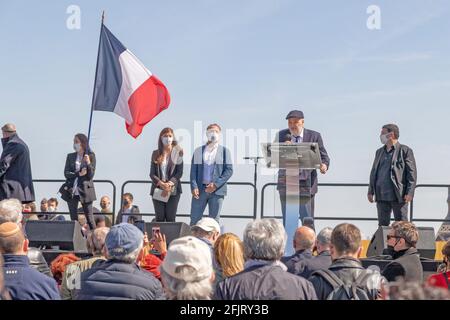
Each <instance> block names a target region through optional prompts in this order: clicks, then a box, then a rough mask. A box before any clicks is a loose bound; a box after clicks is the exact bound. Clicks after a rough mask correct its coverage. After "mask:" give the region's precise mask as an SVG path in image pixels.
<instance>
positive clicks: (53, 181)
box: [28, 179, 117, 221]
mask: <svg viewBox="0 0 450 320" xmlns="http://www.w3.org/2000/svg"><path fill="white" fill-rule="evenodd" d="M64 182H66V180H65V179H33V183H61V184H62V183H64ZM93 182H94V183H107V184H110V185H111V186H112V190H113V191H112V213H111V215H112V218H113V221H114V218H115V212H116V197H117V195H116V193H117V188H116V185H115V184H114V182H112V181H111V180H93ZM28 214H45V215H49V216H51V215H61V214H69V212H65V211H58V212H28Z"/></svg>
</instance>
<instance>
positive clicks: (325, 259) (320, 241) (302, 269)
mask: <svg viewBox="0 0 450 320" xmlns="http://www.w3.org/2000/svg"><path fill="white" fill-rule="evenodd" d="M332 232H333V229H331V228H329V227H327V228H324V229H322V230H321V231H320V232H319V233H318V234H317V238H316V245H315V246H316V251H317V256H313V257H312V258H311V259H305V260H303V262H302V264H301V265H299V266H298V267H297V269H296V271H295V272H294V274H296V275H298V276H301V277H304V278H306V279H308V278H309V277H310V276H311V274H312V273H313V272H314V271H317V270H325V269H328V268H329V267H330V265H331V254H330V241H331V233H332Z"/></svg>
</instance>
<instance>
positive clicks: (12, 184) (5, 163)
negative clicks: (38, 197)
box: [0, 123, 34, 204]
mask: <svg viewBox="0 0 450 320" xmlns="http://www.w3.org/2000/svg"><path fill="white" fill-rule="evenodd" d="M2 134H3V138H2V146H3V151H2V154H1V157H0V201H1V200H3V199H10V198H15V199H18V200H20V201H21V202H22V203H24V204H25V203H30V202H33V201H34V187H33V178H32V175H31V161H30V151H29V150H28V146H27V145H26V143H25V142H24V141H23V140H22V139H20V138H19V136H18V135H17V132H16V126H15V125H13V124H11V123H8V124H5V125H4V126H3V127H2Z"/></svg>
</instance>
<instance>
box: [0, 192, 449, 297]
mask: <svg viewBox="0 0 450 320" xmlns="http://www.w3.org/2000/svg"><path fill="white" fill-rule="evenodd" d="M22 209H23V208H22V204H21V202H20V201H18V200H16V199H8V200H3V201H0V253H1V257H2V260H3V261H4V262H3V263H2V264H0V266H1V268H2V269H3V270H2V272H0V275H1V276H2V277H0V297H1V299H17V300H59V299H65V300H97V299H133V300H141V299H149V300H161V299H169V300H200V299H215V300H266V299H271V300H272V299H283V300H316V299H319V300H376V299H391V300H399V299H450V295H449V294H450V293H449V292H450V291H449V290H450V285H449V278H450V241H449V242H447V243H446V245H445V246H444V247H443V249H442V253H443V256H444V261H443V264H442V265H441V266H440V270H439V272H436V274H433V275H431V276H429V277H427V278H426V279H424V274H423V269H422V264H421V261H420V257H419V253H418V251H417V249H416V244H417V241H418V237H419V233H418V230H417V228H416V226H415V225H414V224H413V223H410V222H406V221H397V222H394V223H393V224H392V225H391V228H390V231H389V233H388V236H387V241H388V244H389V250H390V252H391V254H392V261H391V262H390V263H389V264H388V265H387V266H386V267H385V268H384V269H383V270H380V271H377V270H375V269H374V268H367V269H365V268H364V267H363V265H362V263H361V261H360V259H359V257H360V255H361V250H362V247H361V232H360V230H359V229H358V227H356V226H355V225H352V224H349V223H342V224H339V225H337V226H336V227H334V228H329V227H327V228H324V229H323V230H320V232H318V233H317V234H316V233H315V231H314V230H313V229H312V228H310V227H308V226H302V227H299V228H298V229H297V230H296V232H295V235H294V237H293V238H294V241H293V243H292V246H293V248H294V250H295V253H294V254H293V255H291V256H286V255H285V248H286V241H287V234H286V231H285V229H284V227H283V225H282V223H281V222H280V221H278V220H276V219H262V220H254V221H251V222H249V223H248V225H247V226H246V228H245V230H244V233H243V236H242V237H239V236H238V235H235V234H232V233H224V234H221V228H220V226H219V224H218V223H217V221H216V220H215V219H212V218H209V217H204V218H202V219H200V220H199V221H198V222H197V223H196V224H195V225H194V226H192V227H191V235H189V236H185V237H181V238H178V239H174V240H172V242H171V243H170V244H169V245H168V244H167V241H166V238H165V235H164V234H162V233H158V232H156V233H155V234H153V235H151V236H150V237H149V235H147V234H146V233H142V231H141V230H140V229H138V228H137V227H136V226H135V225H134V224H133V223H129V222H119V223H118V224H115V225H113V226H112V227H110V228H109V227H106V226H102V227H98V228H96V229H94V230H93V231H89V232H88V233H87V238H86V242H87V247H88V250H89V253H90V255H89V256H83V257H80V256H77V255H76V254H75V253H63V254H61V255H59V256H57V257H56V259H54V260H53V261H52V262H51V263H50V266H49V267H48V268H43V267H42V266H39V265H38V264H36V263H32V261H35V260H36V257H33V256H38V255H39V250H38V249H36V248H30V247H29V242H28V239H27V237H26V235H25V233H24V225H23V224H24V223H26V221H24V213H23V212H22ZM36 252H38V253H36ZM40 254H41V256H42V253H40ZM0 261H1V260H0ZM44 263H45V261H44ZM2 278H3V279H2ZM424 280H425V281H424Z"/></svg>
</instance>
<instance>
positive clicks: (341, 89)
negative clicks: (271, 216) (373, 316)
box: [0, 0, 450, 232]
mask: <svg viewBox="0 0 450 320" xmlns="http://www.w3.org/2000/svg"><path fill="white" fill-rule="evenodd" d="M71 4H75V5H78V6H79V7H80V9H81V29H80V30H69V29H67V28H66V19H67V18H68V17H69V15H68V14H67V13H66V8H67V7H68V6H69V5H71ZM372 4H375V5H378V6H379V7H380V9H381V29H380V30H369V29H367V27H366V20H367V18H368V14H367V13H366V8H367V7H368V6H369V5H372ZM103 9H104V10H106V20H105V24H106V25H107V26H108V28H109V29H110V30H111V31H112V32H113V33H114V34H115V35H116V37H117V38H118V39H119V40H121V41H122V43H123V44H124V45H125V46H126V47H127V48H129V49H130V50H131V51H132V52H133V53H134V54H135V55H136V56H137V57H139V59H140V60H141V61H142V62H143V63H144V64H145V65H146V66H147V68H148V69H150V70H151V71H152V72H153V73H154V74H156V75H157V76H158V77H159V78H160V79H161V80H162V81H163V82H164V83H165V84H166V85H167V87H168V89H169V91H170V93H171V96H172V103H171V106H170V107H169V109H168V110H167V111H164V112H163V113H161V114H160V115H159V116H158V117H157V118H156V119H154V120H153V121H152V122H151V123H150V124H148V125H147V127H146V128H145V129H144V132H143V134H142V135H141V136H140V137H139V138H138V139H137V140H133V139H132V138H131V137H130V136H128V135H127V134H126V130H125V128H124V123H123V120H122V119H121V118H119V117H117V116H116V115H114V114H109V113H101V112H97V113H95V114H94V122H93V139H92V145H93V148H94V150H95V152H96V154H97V158H98V170H97V178H98V179H111V180H113V181H114V182H115V183H116V184H117V185H121V183H122V182H123V181H125V180H128V179H146V178H147V177H148V172H149V165H150V164H149V158H150V154H151V151H152V150H153V149H154V148H155V146H156V139H157V135H158V133H159V131H160V130H161V129H162V128H163V127H165V126H171V127H173V128H184V129H186V130H193V127H194V121H202V123H203V124H204V125H206V124H208V123H211V122H218V123H220V124H221V125H222V127H223V128H234V129H239V128H241V129H249V128H254V129H280V128H284V127H285V126H286V121H285V120H284V117H285V115H286V113H287V112H288V111H289V110H291V109H292V108H300V109H302V110H303V111H304V112H305V115H306V126H307V127H308V128H310V129H314V130H317V131H320V132H321V133H322V135H323V138H324V141H325V144H326V147H327V149H328V152H329V154H330V157H331V167H330V171H329V173H328V174H327V175H326V176H322V177H321V178H322V179H321V181H322V182H359V183H364V182H367V179H368V174H369V170H370V166H371V164H372V160H373V156H374V153H375V150H376V148H378V147H379V138H378V135H379V130H380V127H381V126H382V125H383V124H385V123H390V122H394V123H397V124H398V125H399V126H400V130H401V138H400V140H401V142H403V143H405V144H407V145H409V146H411V147H412V148H413V149H414V151H415V154H416V158H417V163H418V167H419V169H418V170H419V182H420V183H448V181H449V172H450V161H449V159H450V148H449V143H448V137H449V134H448V132H449V130H448V119H449V116H450V109H449V107H448V101H449V100H450V99H449V98H450V73H449V71H450V45H449V44H450V41H449V37H448V35H449V34H450V21H449V19H448V15H449V13H450V4H449V3H448V1H436V0H435V1H425V0H422V1H411V0H409V1H406V0H402V1H374V0H372V1H361V0H354V1H331V0H330V1H297V0H292V1H289V0H282V1H268V0H253V1H252V0H244V1H237V0H229V1H214V0H191V1H181V0H177V1H175V0H172V1H164V2H162V1H129V2H124V1H40V2H39V3H37V2H31V1H4V0H2V1H0V37H1V39H2V46H3V50H2V59H0V70H1V76H0V96H1V98H2V101H1V102H2V103H1V107H0V108H1V109H0V110H1V113H0V122H2V123H4V122H14V123H16V125H17V126H18V129H19V134H20V135H21V136H22V137H23V138H24V139H25V140H26V141H27V142H28V144H29V146H30V149H31V152H32V166H33V175H34V178H55V179H57V178H62V177H63V166H64V161H65V155H66V154H67V153H68V152H71V151H72V137H73V135H74V134H75V133H77V132H86V131H87V126H88V120H89V111H90V102H91V95H92V86H93V79H94V72H95V61H96V54H97V45H98V35H99V22H100V15H101V11H102V10H103ZM190 147H194V146H190ZM185 169H186V172H187V169H188V166H187V167H186V168H185ZM252 177H253V170H252V166H251V165H249V164H247V165H239V166H237V167H236V170H235V175H234V177H233V180H234V181H251V180H252ZM184 178H185V179H187V178H188V175H187V174H186V175H185V176H184ZM260 181H261V183H265V182H272V181H274V176H262V177H260ZM46 188H49V187H44V186H43V185H39V190H38V192H39V196H40V195H47V196H50V195H54V194H53V193H54V192H55V191H54V190H53V189H55V188H53V189H46ZM145 188H146V187H145ZM142 189H143V188H142V187H141V188H140V189H139V191H138V190H137V189H136V191H135V192H137V193H139V192H140V193H142V198H141V199H140V201H139V202H140V203H139V204H140V205H141V206H142V207H144V208H147V209H148V210H150V209H151V205H150V198H149V197H148V196H147V193H148V190H147V189H145V190H142ZM435 191H436V192H433V193H430V194H428V193H426V192H423V195H421V194H419V193H418V196H417V205H418V208H417V210H418V213H417V214H418V215H420V216H423V217H426V216H430V217H434V218H439V217H442V216H443V215H445V213H446V203H445V193H442V192H440V191H439V192H438V191H437V190H435ZM185 192H188V190H187V188H185ZM49 193H51V194H49ZM341 193H344V194H343V195H340V194H341ZM271 194H272V193H271ZM338 194H339V195H338ZM425 194H427V196H425ZM247 195H248V194H247V193H244V192H234V193H233V192H231V194H230V196H229V200H230V201H229V202H228V204H227V203H226V204H225V207H224V213H225V211H228V212H237V211H239V210H240V211H241V212H242V209H240V207H238V206H236V207H235V204H236V203H243V202H244V201H246V202H248V201H249V200H248V196H247ZM185 196H186V195H185ZM144 197H145V198H144ZM320 197H322V198H320ZM364 197H365V190H356V191H355V190H346V191H343V192H331V191H329V190H328V191H325V190H324V191H323V192H322V193H321V194H319V199H318V200H321V199H323V200H322V204H321V203H320V202H318V212H317V214H318V215H332V214H335V215H340V214H344V213H345V214H346V215H352V214H354V215H364V216H375V214H376V213H375V208H374V207H373V206H369V205H368V204H366V203H365V198H364ZM231 199H233V200H231ZM343 199H345V200H343ZM269 200H270V201H273V206H272V211H273V210H277V207H276V206H277V205H278V203H277V199H276V195H274V196H272V198H271V199H269ZM269 200H268V201H269ZM419 200H420V201H419ZM434 200H435V202H436V203H435V204H433V205H435V208H434V207H433V205H431V204H430V203H431V202H434ZM352 201H354V202H355V203H354V205H351V206H349V203H352ZM233 203H234V204H233ZM188 204H189V197H187V196H186V199H184V200H182V202H181V204H180V205H181V206H184V210H182V211H184V212H187V211H188V209H189V208H188V207H189V206H188ZM268 207H269V208H270V207H271V205H270V204H269V206H268ZM249 208H250V207H248V208H245V209H244V210H249ZM431 208H432V209H431ZM268 210H269V209H268ZM419 211H420V213H419ZM368 228H369V229H367V230H368V231H367V232H371V230H372V227H371V226H370V227H368Z"/></svg>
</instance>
